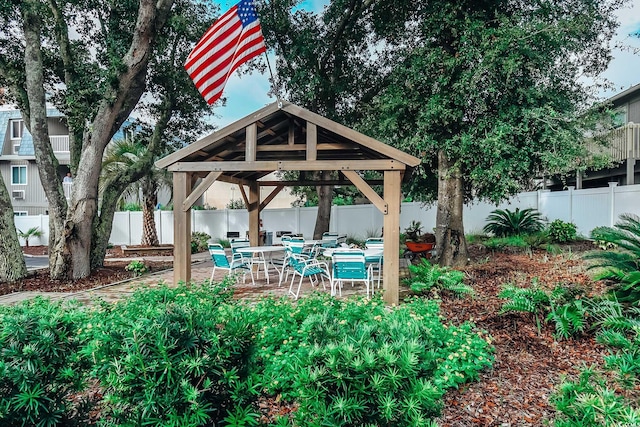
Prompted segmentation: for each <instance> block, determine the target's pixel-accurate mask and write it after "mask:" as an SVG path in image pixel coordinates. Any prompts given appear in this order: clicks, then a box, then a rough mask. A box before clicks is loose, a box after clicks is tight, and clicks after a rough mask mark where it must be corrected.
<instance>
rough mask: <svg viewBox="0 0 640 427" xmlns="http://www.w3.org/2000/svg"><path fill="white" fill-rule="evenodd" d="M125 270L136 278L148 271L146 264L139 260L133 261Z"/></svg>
mask: <svg viewBox="0 0 640 427" xmlns="http://www.w3.org/2000/svg"><path fill="white" fill-rule="evenodd" d="M124 269H125V270H127V271H131V272H133V273H134V274H135V275H136V277H137V276H142V275H143V274H144V273H146V272H147V271H148V268H147V266H146V265H145V264H144V262H143V261H140V260H137V259H135V260H133V261H131V262H130V263H129V264H128V265H127V266H126V267H125V268H124Z"/></svg>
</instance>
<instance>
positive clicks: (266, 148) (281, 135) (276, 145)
mask: <svg viewBox="0 0 640 427" xmlns="http://www.w3.org/2000/svg"><path fill="white" fill-rule="evenodd" d="M254 124H255V125H256V127H255V132H256V134H257V135H255V136H253V138H255V140H256V146H255V148H253V147H247V142H246V141H247V133H248V129H250V127H251V126H253V125H254ZM310 127H312V129H313V131H314V132H315V134H316V135H317V136H316V137H315V138H314V139H313V140H312V142H309V139H308V137H307V134H308V133H309V132H308V129H309V128H310ZM250 137H252V136H251V135H250ZM310 144H311V145H312V147H310ZM310 152H312V154H311V155H310V154H309V153H310ZM247 153H250V154H249V155H250V156H251V157H253V159H250V160H247ZM310 156H311V158H312V160H313V162H314V165H313V166H311V165H307V166H302V164H303V162H308V161H309V157H310ZM205 162H206V163H205ZM349 162H350V163H349ZM190 163H191V164H192V165H190V166H187V164H190ZM193 163H199V164H198V165H194V164H193ZM419 164H420V159H418V158H416V157H414V156H412V155H410V154H407V153H405V152H403V151H401V150H398V149H397V148H394V147H391V146H389V145H387V144H385V143H383V142H380V141H378V140H376V139H374V138H371V137H369V136H366V135H364V134H362V133H360V132H357V131H355V130H353V129H350V128H348V127H346V126H344V125H341V124H339V123H336V122H334V121H332V120H329V119H327V118H325V117H322V116H320V115H318V114H315V113H313V112H311V111H309V110H306V109H304V108H302V107H299V106H297V105H295V104H291V103H288V102H279V103H273V104H270V105H267V106H266V107H264V108H262V109H260V110H258V111H256V112H254V113H252V114H250V115H248V116H246V117H245V118H242V119H240V120H238V121H236V122H234V123H232V124H230V125H229V126H227V127H225V128H222V129H220V130H218V131H216V132H213V133H211V134H210V135H207V136H205V137H204V138H202V139H200V140H198V141H196V142H194V143H193V144H191V145H189V146H186V147H184V148H182V149H180V150H178V151H176V152H174V153H172V154H170V155H168V156H166V157H164V158H163V159H160V160H158V161H157V162H156V165H157V166H158V167H161V168H169V169H170V170H174V171H177V170H191V171H195V170H197V169H198V168H199V167H202V168H205V169H207V170H217V171H221V172H222V173H223V176H226V177H230V178H235V179H242V180H249V181H255V180H258V179H260V178H262V177H264V176H266V175H268V174H269V173H271V172H273V171H274V170H318V169H319V168H324V167H326V169H322V170H349V169H351V168H353V170H358V169H355V168H356V167H359V166H363V165H364V166H367V167H364V168H363V169H361V170H382V169H384V168H393V165H397V169H402V170H404V169H405V168H408V169H411V168H413V167H415V166H417V165H419ZM205 165H208V166H205ZM376 165H387V166H384V168H383V167H380V168H378V167H376ZM389 165H391V166H389ZM296 166H300V167H301V168H305V167H308V168H307V169H295V167H296ZM369 166H370V167H369ZM182 168H184V169H182ZM230 168H232V169H233V168H235V169H234V170H230ZM312 168H313V169H312ZM408 175H409V174H406V175H405V177H406V176H408Z"/></svg>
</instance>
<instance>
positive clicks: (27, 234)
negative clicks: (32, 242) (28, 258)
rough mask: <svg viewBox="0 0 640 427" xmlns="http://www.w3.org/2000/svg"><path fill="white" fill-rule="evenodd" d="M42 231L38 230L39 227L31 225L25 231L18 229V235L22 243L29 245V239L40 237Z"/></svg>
mask: <svg viewBox="0 0 640 427" xmlns="http://www.w3.org/2000/svg"><path fill="white" fill-rule="evenodd" d="M43 234H44V233H43V232H42V230H40V227H31V228H30V229H28V230H27V231H22V230H18V237H22V238H23V239H24V244H25V246H26V247H29V239H31V238H32V237H42V235H43Z"/></svg>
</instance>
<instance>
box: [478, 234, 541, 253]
mask: <svg viewBox="0 0 640 427" xmlns="http://www.w3.org/2000/svg"><path fill="white" fill-rule="evenodd" d="M483 245H484V247H485V248H487V249H488V250H490V251H492V252H502V251H507V250H520V251H522V250H529V249H530V248H531V245H530V244H529V243H527V241H526V240H525V239H524V237H523V236H508V237H491V238H489V239H487V240H485V241H484V243H483Z"/></svg>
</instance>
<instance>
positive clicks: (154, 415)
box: [82, 283, 257, 426]
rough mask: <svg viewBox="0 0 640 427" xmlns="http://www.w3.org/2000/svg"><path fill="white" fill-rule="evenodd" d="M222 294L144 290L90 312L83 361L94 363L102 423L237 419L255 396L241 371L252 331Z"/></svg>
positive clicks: (196, 289)
mask: <svg viewBox="0 0 640 427" xmlns="http://www.w3.org/2000/svg"><path fill="white" fill-rule="evenodd" d="M228 287H229V283H222V284H218V285H214V286H209V285H208V284H202V285H193V284H192V285H181V286H178V287H177V288H175V289H170V288H168V287H166V286H161V287H159V288H154V289H143V290H141V291H138V292H136V293H134V295H133V296H132V297H130V298H128V299H126V300H124V301H122V302H120V303H118V304H117V307H115V306H113V305H111V304H103V305H100V306H98V307H97V308H96V309H95V310H94V311H93V312H92V316H93V318H92V322H91V323H92V324H93V328H92V329H91V335H90V338H91V339H90V341H89V343H88V344H87V346H86V347H85V349H84V350H83V352H82V353H83V354H84V355H85V356H86V357H89V358H90V359H91V360H95V361H96V365H95V366H94V372H93V374H94V375H95V376H96V378H98V379H99V380H100V382H101V385H102V386H103V387H104V407H103V416H104V417H105V419H108V420H109V422H110V423H111V424H113V425H142V424H144V423H149V424H153V425H191V426H201V425H218V423H221V422H222V420H223V419H224V418H225V417H238V416H239V415H240V414H241V411H240V409H239V408H245V407H246V406H247V405H248V404H250V402H251V401H252V399H253V398H254V397H255V394H256V393H257V389H256V387H255V385H254V384H253V383H252V380H251V378H249V376H248V372H247V370H246V367H247V363H246V360H247V357H248V355H249V348H250V345H251V336H252V334H253V333H254V330H253V327H252V322H251V321H250V320H249V319H248V318H247V312H245V311H243V310H239V309H237V305H234V304H230V298H231V294H230V292H229V291H228V290H227V288H228ZM236 425H242V424H236ZM244 425H252V424H250V423H246V422H245V424H244Z"/></svg>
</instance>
